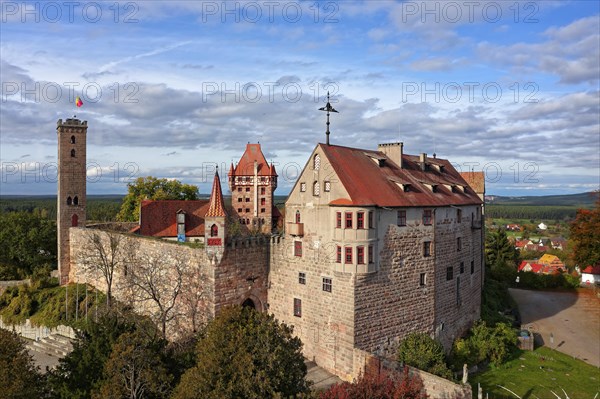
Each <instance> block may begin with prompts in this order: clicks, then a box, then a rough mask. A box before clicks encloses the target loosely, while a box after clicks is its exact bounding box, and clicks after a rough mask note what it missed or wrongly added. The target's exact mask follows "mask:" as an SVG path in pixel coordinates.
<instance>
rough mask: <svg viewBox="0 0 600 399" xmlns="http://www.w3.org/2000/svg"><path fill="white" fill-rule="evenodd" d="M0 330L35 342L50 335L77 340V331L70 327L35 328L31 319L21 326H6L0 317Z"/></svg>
mask: <svg viewBox="0 0 600 399" xmlns="http://www.w3.org/2000/svg"><path fill="white" fill-rule="evenodd" d="M0 328H3V329H5V330H9V331H14V332H16V333H17V334H19V335H20V336H22V337H24V338H27V339H31V340H33V341H39V340H40V339H42V338H46V337H48V336H50V335H56V334H58V335H62V336H64V337H69V338H72V339H75V338H76V336H75V330H73V328H71V327H69V326H63V325H60V326H56V327H52V328H50V327H45V326H35V325H33V324H31V321H30V320H29V319H27V320H25V322H24V323H20V324H5V323H4V322H3V321H2V316H0Z"/></svg>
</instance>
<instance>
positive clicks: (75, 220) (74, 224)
mask: <svg viewBox="0 0 600 399" xmlns="http://www.w3.org/2000/svg"><path fill="white" fill-rule="evenodd" d="M78 222H79V217H77V215H73V216H71V227H77V225H78V224H79V223H78Z"/></svg>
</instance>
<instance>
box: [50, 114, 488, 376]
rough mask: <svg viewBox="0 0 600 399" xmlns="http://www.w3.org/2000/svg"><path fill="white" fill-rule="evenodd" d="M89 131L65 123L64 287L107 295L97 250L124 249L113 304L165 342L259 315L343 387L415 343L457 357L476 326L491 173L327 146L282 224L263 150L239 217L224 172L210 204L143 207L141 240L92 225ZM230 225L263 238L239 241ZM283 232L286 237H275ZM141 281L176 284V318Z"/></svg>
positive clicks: (246, 161) (242, 182) (250, 161)
mask: <svg viewBox="0 0 600 399" xmlns="http://www.w3.org/2000/svg"><path fill="white" fill-rule="evenodd" d="M87 128H88V126H87V123H86V122H81V121H79V120H77V119H67V120H66V121H64V122H63V121H62V120H59V121H58V125H57V132H58V154H59V183H58V209H59V211H58V234H59V235H58V245H59V274H60V277H61V283H63V284H65V283H68V282H87V283H91V284H93V285H95V286H97V287H99V288H100V289H106V288H107V283H106V280H105V279H103V278H102V276H101V274H99V273H98V267H97V266H96V269H95V270H94V268H93V267H90V265H92V264H93V263H94V262H93V261H94V256H95V255H94V252H93V250H92V251H91V250H90V245H89V243H90V241H94V242H96V243H98V242H100V243H102V245H104V247H105V248H109V247H110V243H112V242H114V241H115V238H114V237H117V238H118V240H119V246H118V248H117V249H116V250H115V249H114V248H113V252H114V253H113V255H114V258H115V259H120V263H118V265H117V266H118V267H116V271H115V276H114V282H113V294H114V296H115V297H116V298H117V299H119V300H121V301H124V302H128V301H132V302H133V301H134V302H135V303H134V306H135V307H136V309H138V310H139V311H141V312H143V313H147V314H149V315H150V316H154V317H155V318H156V320H158V321H162V322H163V323H164V325H166V329H167V333H168V335H170V336H176V335H177V334H180V333H181V332H182V331H183V332H185V331H192V330H195V329H196V328H197V327H198V325H200V324H201V323H202V322H204V321H206V320H208V319H210V318H211V317H214V315H215V314H217V313H218V312H219V310H220V309H221V308H222V307H223V306H227V305H231V304H239V305H245V306H252V307H254V308H256V309H257V310H259V311H265V312H269V313H272V314H274V315H275V317H276V318H277V319H279V320H280V321H283V322H285V323H287V324H289V325H293V326H294V332H295V334H297V335H298V336H299V337H300V338H301V339H302V341H303V343H304V354H305V356H306V357H307V358H309V359H311V360H314V361H315V362H316V363H317V364H318V365H319V366H321V367H323V368H325V369H327V370H329V371H331V372H333V373H335V374H336V375H338V376H340V377H342V378H344V379H351V378H352V377H355V376H357V375H358V374H359V373H360V372H361V371H362V370H363V369H364V364H365V356H366V355H368V354H382V355H384V354H386V353H387V352H388V351H392V350H393V348H394V346H395V345H396V344H397V342H398V341H399V340H400V339H402V338H403V337H404V336H406V335H407V334H408V333H410V332H413V331H420V332H425V333H427V334H430V335H431V336H433V337H435V338H436V339H438V340H439V341H440V342H441V343H442V344H443V345H444V346H445V347H446V348H449V347H450V346H451V345H452V342H453V340H454V339H455V338H457V337H459V336H460V335H461V334H463V333H464V332H465V331H466V330H467V329H468V328H469V327H470V326H471V324H472V323H473V322H474V321H475V320H477V319H479V316H480V305H481V291H482V288H483V277H484V265H483V231H482V225H483V201H482V198H483V195H484V186H483V174H482V173H478V172H470V173H469V174H468V175H465V177H466V178H467V180H469V181H467V180H465V178H463V177H462V176H461V174H460V173H458V172H457V171H456V170H455V168H454V167H453V166H452V164H451V163H450V162H449V161H447V160H444V159H439V158H437V157H436V156H435V155H434V156H433V157H428V156H427V155H426V154H420V155H418V156H414V155H408V154H404V151H403V144H402V143H392V144H381V145H379V147H378V148H377V150H369V149H358V148H350V147H344V146H338V145H330V144H329V143H327V144H317V145H316V147H315V148H314V150H313V151H312V153H311V155H310V157H309V159H308V161H307V163H306V165H305V167H304V169H303V170H302V172H301V174H300V175H299V177H298V179H297V181H296V183H295V185H294V187H293V189H292V190H291V192H290V195H289V197H288V199H287V201H286V204H285V212H284V215H285V216H282V215H281V214H280V213H279V211H278V210H277V208H275V207H274V206H273V205H274V203H273V193H274V191H275V189H276V187H277V173H276V170H275V167H274V166H273V165H272V164H271V165H269V164H268V163H267V161H266V160H265V158H264V155H263V154H262V151H261V147H260V145H259V144H248V146H247V147H246V151H245V153H244V155H243V156H242V157H241V159H240V162H239V163H238V164H237V165H235V166H234V165H233V164H232V165H231V168H230V171H229V174H228V183H229V188H230V190H231V194H232V204H231V207H230V208H226V207H225V204H224V201H223V196H222V188H221V180H220V176H219V174H218V173H216V174H215V177H214V181H213V187H212V191H211V197H210V199H209V201H199V202H196V203H194V202H189V203H188V204H184V202H185V201H164V202H162V201H147V202H144V203H143V204H142V207H141V218H140V224H139V226H137V227H136V228H135V229H134V233H135V234H120V233H114V232H106V231H104V230H102V229H99V228H95V227H93V226H88V227H87V228H86V227H85V219H86V218H85V203H86V191H85V139H86V133H87ZM327 141H329V140H327ZM474 187H476V188H477V191H475V190H474ZM152 207H156V209H159V210H150V209H151V208H152ZM144 209H147V210H144ZM279 219H283V220H279ZM231 223H236V224H238V225H242V226H246V227H247V228H248V229H250V230H252V231H254V232H257V231H260V232H262V233H264V234H258V235H257V234H254V235H246V236H244V235H242V236H241V237H238V238H232V237H231V236H230V234H229V233H228V229H229V228H230V226H231ZM277 223H279V224H280V225H282V226H283V227H284V233H282V234H271V232H272V231H273V230H272V229H273V226H275V225H276V224H277ZM148 235H150V236H155V237H161V239H156V238H148V237H147V236H148ZM165 238H166V239H165ZM169 238H170V239H171V240H169ZM177 241H180V243H177ZM182 241H183V242H186V241H188V242H189V241H191V242H194V241H199V242H200V243H201V244H203V247H201V248H198V247H195V246H193V245H186V244H184V243H181V242H182ZM113 247H115V246H114V245H113ZM144 271H146V273H153V275H154V274H156V276H155V282H156V284H157V285H160V284H162V285H164V286H168V285H169V284H175V283H177V284H179V285H178V287H180V288H181V289H180V292H179V295H178V296H176V297H174V298H171V299H172V309H173V311H172V312H171V313H170V314H169V315H166V314H164V312H163V313H161V312H160V311H159V309H157V306H156V304H155V303H153V302H152V300H150V299H149V298H147V297H145V296H144V295H143V287H141V286H140V284H136V283H135V281H133V280H132V279H134V278H135V276H136V275H139V273H142V272H144ZM167 288H169V287H167ZM165 292H173V290H172V289H165ZM136 298H137V299H136ZM167 316H168V317H167Z"/></svg>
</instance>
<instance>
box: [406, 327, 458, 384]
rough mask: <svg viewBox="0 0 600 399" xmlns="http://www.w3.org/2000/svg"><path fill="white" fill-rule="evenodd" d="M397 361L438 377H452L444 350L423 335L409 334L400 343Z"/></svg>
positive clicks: (437, 343) (427, 336)
mask: <svg viewBox="0 0 600 399" xmlns="http://www.w3.org/2000/svg"><path fill="white" fill-rule="evenodd" d="M398 361H399V362H402V363H404V364H406V365H409V366H413V367H416V368H418V369H420V370H424V371H427V372H429V373H432V374H435V375H439V376H440V377H444V378H451V377H452V373H451V372H450V370H449V369H448V366H446V355H445V354H444V348H443V347H442V345H441V344H440V343H439V342H437V341H436V340H434V339H433V338H431V337H430V336H429V335H427V334H425V333H410V334H408V335H407V336H406V338H404V339H403V340H402V342H400V346H399V347H398Z"/></svg>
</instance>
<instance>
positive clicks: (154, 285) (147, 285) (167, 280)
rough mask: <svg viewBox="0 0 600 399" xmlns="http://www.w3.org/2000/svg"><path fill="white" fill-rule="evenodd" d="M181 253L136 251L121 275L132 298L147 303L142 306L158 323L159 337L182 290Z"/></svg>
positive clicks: (184, 266)
mask: <svg viewBox="0 0 600 399" xmlns="http://www.w3.org/2000/svg"><path fill="white" fill-rule="evenodd" d="M185 254H186V253H184V252H178V253H175V254H168V255H165V254H153V253H138V254H137V257H136V258H135V259H133V257H132V259H133V260H132V261H131V262H130V263H129V264H128V269H127V275H126V277H125V278H126V279H127V284H128V285H129V289H130V290H131V298H132V300H133V301H134V302H139V303H142V304H144V305H149V306H145V308H146V309H147V312H148V313H149V315H150V318H152V320H153V321H154V322H155V323H156V324H158V325H159V326H160V328H161V331H162V336H163V338H165V337H166V331H167V323H169V322H170V321H171V320H173V319H174V318H175V317H176V316H177V313H176V307H175V305H176V304H177V302H178V298H179V296H180V294H181V293H182V286H183V277H184V274H185V272H186V269H187V267H188V261H189V259H188V257H187V256H186V255H185Z"/></svg>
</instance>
